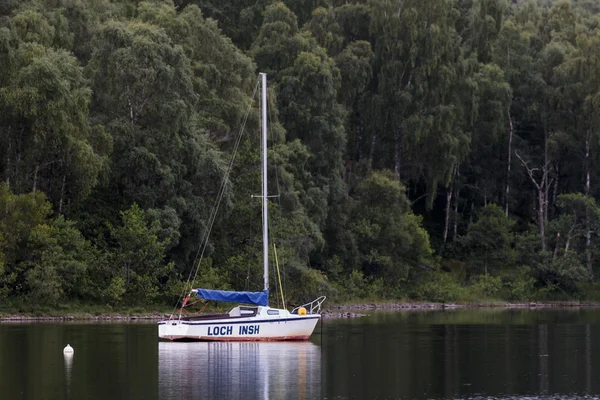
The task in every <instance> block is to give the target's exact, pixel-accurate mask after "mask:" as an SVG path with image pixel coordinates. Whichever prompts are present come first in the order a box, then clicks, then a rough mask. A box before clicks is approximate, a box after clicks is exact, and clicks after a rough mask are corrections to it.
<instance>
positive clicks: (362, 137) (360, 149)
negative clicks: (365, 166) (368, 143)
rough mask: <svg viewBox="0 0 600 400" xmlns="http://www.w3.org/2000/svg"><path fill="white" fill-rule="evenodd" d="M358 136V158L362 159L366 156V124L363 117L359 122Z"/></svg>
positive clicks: (358, 159)
mask: <svg viewBox="0 0 600 400" xmlns="http://www.w3.org/2000/svg"><path fill="white" fill-rule="evenodd" d="M356 136H357V137H356V158H357V161H360V160H362V159H363V157H364V154H363V147H364V144H365V124H364V122H363V120H362V118H361V119H360V123H359V124H358V129H357V135H356Z"/></svg>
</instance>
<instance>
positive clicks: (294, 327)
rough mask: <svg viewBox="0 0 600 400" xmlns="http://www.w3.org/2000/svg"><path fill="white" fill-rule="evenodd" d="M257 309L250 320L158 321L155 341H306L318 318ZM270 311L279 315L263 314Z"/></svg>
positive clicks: (314, 315) (239, 318) (282, 311)
mask: <svg viewBox="0 0 600 400" xmlns="http://www.w3.org/2000/svg"><path fill="white" fill-rule="evenodd" d="M259 309H261V310H259V312H258V313H257V315H255V316H251V317H234V318H232V317H229V318H215V319H200V320H197V321H194V320H193V319H192V320H183V319H181V320H180V319H171V320H168V321H161V322H159V323H158V337H159V338H161V339H167V340H201V341H276V340H308V338H309V337H310V335H311V334H312V333H313V331H314V329H315V326H316V325H317V321H318V320H319V318H320V317H321V316H320V315H318V314H309V315H298V314H290V313H289V312H288V311H287V310H276V309H270V308H268V307H259ZM273 310H276V311H279V313H280V315H269V314H268V313H267V311H270V312H273Z"/></svg>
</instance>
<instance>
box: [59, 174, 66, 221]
mask: <svg viewBox="0 0 600 400" xmlns="http://www.w3.org/2000/svg"><path fill="white" fill-rule="evenodd" d="M66 179H67V175H66V174H63V178H62V185H61V187H60V200H59V201H58V215H62V207H63V199H64V196H65V181H66Z"/></svg>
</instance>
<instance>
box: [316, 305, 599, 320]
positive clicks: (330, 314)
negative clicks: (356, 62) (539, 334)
mask: <svg viewBox="0 0 600 400" xmlns="http://www.w3.org/2000/svg"><path fill="white" fill-rule="evenodd" d="M484 308H495V309H504V310H513V309H521V310H524V309H530V310H541V309H561V308H564V309H573V308H600V303H595V302H593V303H591V302H590V303H586V302H573V301H557V302H520V303H509V302H496V303H466V304H460V303H459V304H456V303H368V304H366V303H360V304H344V305H334V306H329V307H327V309H326V310H325V311H324V312H323V313H322V315H323V318H357V317H363V316H365V315H366V314H363V312H365V311H397V312H407V311H408V312H411V311H434V310H459V309H463V310H464V309H484Z"/></svg>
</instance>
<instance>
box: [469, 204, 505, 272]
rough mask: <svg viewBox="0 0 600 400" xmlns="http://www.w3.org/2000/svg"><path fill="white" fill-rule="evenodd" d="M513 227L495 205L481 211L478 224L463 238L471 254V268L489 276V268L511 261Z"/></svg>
mask: <svg viewBox="0 0 600 400" xmlns="http://www.w3.org/2000/svg"><path fill="white" fill-rule="evenodd" d="M513 225H514V223H513V222H512V221H511V220H510V219H508V218H507V217H506V216H505V215H504V212H503V211H502V210H501V209H500V207H498V206H497V205H495V204H488V205H487V206H485V207H483V208H482V209H481V210H480V213H479V218H478V220H477V222H474V223H472V224H470V225H469V227H468V230H467V234H466V236H464V237H463V238H462V240H463V242H464V244H465V248H466V249H467V251H468V252H469V253H468V256H467V258H468V263H469V265H470V266H471V268H473V269H474V270H475V271H478V272H484V274H485V275H487V273H488V268H489V267H494V266H496V267H497V266H499V265H502V264H503V263H507V262H510V261H511V258H512V257H511V247H512V228H513Z"/></svg>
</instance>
